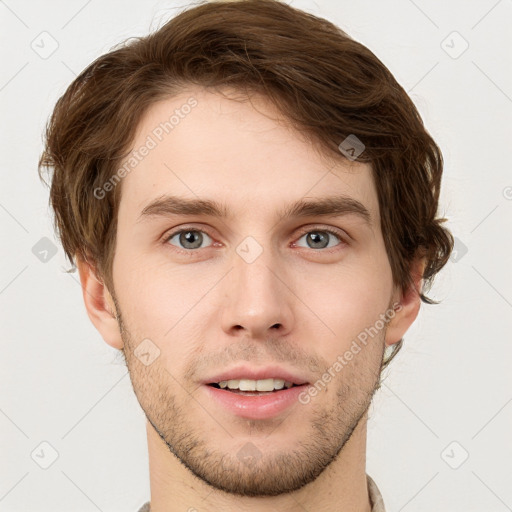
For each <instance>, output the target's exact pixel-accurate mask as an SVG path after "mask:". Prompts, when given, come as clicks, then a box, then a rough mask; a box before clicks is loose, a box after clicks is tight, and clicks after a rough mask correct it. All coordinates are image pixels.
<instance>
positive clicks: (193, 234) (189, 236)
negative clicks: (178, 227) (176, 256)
mask: <svg viewBox="0 0 512 512" xmlns="http://www.w3.org/2000/svg"><path fill="white" fill-rule="evenodd" d="M202 241H203V235H202V234H201V233H199V232H198V231H185V232H183V233H182V234H181V235H180V243H181V245H183V247H186V248H187V249H197V248H198V247H201V243H202ZM187 244H189V245H187Z"/></svg>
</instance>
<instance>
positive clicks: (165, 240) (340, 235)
mask: <svg viewBox="0 0 512 512" xmlns="http://www.w3.org/2000/svg"><path fill="white" fill-rule="evenodd" d="M187 231H197V232H200V233H206V234H207V235H208V236H209V237H210V238H211V239H212V240H213V239H214V237H213V236H212V235H211V234H210V233H209V232H208V231H206V230H205V229H199V228H195V227H193V226H189V227H185V228H180V229H178V230H176V231H173V232H171V233H166V234H165V235H164V236H163V240H162V243H163V244H164V245H172V247H173V250H175V251H177V252H179V253H180V254H186V255H190V256H192V255H193V254H194V253H196V252H198V251H199V249H180V248H179V247H178V246H176V245H173V244H170V243H169V240H170V239H171V238H173V237H174V236H176V235H179V234H180V233H185V232H187ZM316 232H321V233H329V234H330V235H334V236H335V237H337V238H338V239H339V240H340V243H339V244H338V245H336V246H334V247H330V248H328V249H327V248H326V249H310V250H311V251H314V252H323V253H327V254H330V253H332V252H335V251H337V250H339V247H338V246H339V245H342V246H346V245H348V242H347V240H346V239H347V236H346V234H345V233H344V232H343V231H338V230H336V229H334V228H323V227H322V228H318V227H313V228H310V227H308V228H307V229H304V230H303V231H301V232H300V235H299V238H298V239H297V240H299V239H301V238H302V237H303V236H304V235H307V234H308V233H316ZM294 243H295V242H294ZM302 249H306V247H302Z"/></svg>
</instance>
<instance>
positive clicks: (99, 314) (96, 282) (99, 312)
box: [77, 258, 123, 349]
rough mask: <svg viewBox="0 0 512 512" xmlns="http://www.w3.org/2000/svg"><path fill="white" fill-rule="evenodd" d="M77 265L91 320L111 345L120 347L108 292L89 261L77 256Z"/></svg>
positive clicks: (118, 331) (121, 341) (121, 343)
mask: <svg viewBox="0 0 512 512" xmlns="http://www.w3.org/2000/svg"><path fill="white" fill-rule="evenodd" d="M77 267H78V272H79V274H80V282H81V284H82V295H83V298H84V303H85V308H86V310H87V314H88V315H89V318H90V320H91V322H92V323H93V324H94V327H96V329H98V331H99V333H100V334H101V336H102V338H103V339H104V340H105V341H106V342H107V343H108V344H109V345H110V346H111V347H113V348H117V349H122V348H123V340H122V337H121V331H120V329H119V324H118V322H117V318H116V316H117V312H116V308H115V305H114V301H113V299H112V296H111V295H110V292H109V291H108V289H107V287H106V286H105V284H104V283H103V281H102V280H100V279H98V277H97V275H96V271H95V269H94V268H93V267H92V266H91V265H90V264H89V263H87V262H86V261H83V260H82V259H80V258H77Z"/></svg>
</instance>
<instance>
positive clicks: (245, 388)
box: [207, 378, 304, 396]
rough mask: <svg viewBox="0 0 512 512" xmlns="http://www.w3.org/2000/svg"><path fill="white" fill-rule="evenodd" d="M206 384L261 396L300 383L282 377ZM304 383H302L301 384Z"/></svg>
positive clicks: (244, 394)
mask: <svg viewBox="0 0 512 512" xmlns="http://www.w3.org/2000/svg"><path fill="white" fill-rule="evenodd" d="M207 385H208V386H210V387H212V388H215V389H223V390H225V391H229V392H230V393H235V394H237V395H242V396H263V395H271V394H273V393H277V392H279V391H281V390H283V389H284V390H286V389H291V388H293V387H299V386H301V384H295V383H293V382H291V381H289V380H284V379H274V378H269V379H259V380H253V379H230V380H221V381H219V382H210V383H209V384H207ZM302 385H304V384H302Z"/></svg>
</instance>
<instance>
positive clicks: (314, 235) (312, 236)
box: [299, 228, 344, 249]
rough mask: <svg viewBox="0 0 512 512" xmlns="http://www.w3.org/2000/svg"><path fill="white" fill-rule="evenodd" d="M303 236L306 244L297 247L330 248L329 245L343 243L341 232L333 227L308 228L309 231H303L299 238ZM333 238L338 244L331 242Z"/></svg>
mask: <svg viewBox="0 0 512 512" xmlns="http://www.w3.org/2000/svg"><path fill="white" fill-rule="evenodd" d="M304 237H305V239H306V244H308V245H306V246H304V245H299V247H307V248H308V249H330V248H331V247H335V246H337V245H341V244H343V243H344V240H343V233H342V232H338V231H335V230H333V229H326V228H323V229H309V231H306V232H305V233H303V235H302V236H301V237H300V238H299V240H301V239H302V238H304ZM335 239H338V242H339V243H338V244H336V243H334V244H333V243H331V242H333V241H335Z"/></svg>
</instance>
